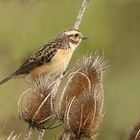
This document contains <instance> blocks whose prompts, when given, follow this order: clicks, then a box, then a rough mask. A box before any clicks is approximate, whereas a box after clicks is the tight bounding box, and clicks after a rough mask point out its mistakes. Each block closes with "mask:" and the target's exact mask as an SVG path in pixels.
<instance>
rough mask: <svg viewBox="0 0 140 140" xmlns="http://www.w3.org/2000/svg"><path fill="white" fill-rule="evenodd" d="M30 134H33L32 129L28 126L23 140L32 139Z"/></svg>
mask: <svg viewBox="0 0 140 140" xmlns="http://www.w3.org/2000/svg"><path fill="white" fill-rule="evenodd" d="M32 134H33V127H32V126H29V128H28V130H27V133H26V135H25V138H24V140H30V139H31V137H32Z"/></svg>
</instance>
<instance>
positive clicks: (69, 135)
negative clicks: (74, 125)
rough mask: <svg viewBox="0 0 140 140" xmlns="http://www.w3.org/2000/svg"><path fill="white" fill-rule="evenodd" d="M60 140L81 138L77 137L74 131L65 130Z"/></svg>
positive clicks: (77, 139)
mask: <svg viewBox="0 0 140 140" xmlns="http://www.w3.org/2000/svg"><path fill="white" fill-rule="evenodd" d="M59 140H79V138H76V135H75V134H74V133H73V132H72V131H70V130H65V131H64V132H63V134H62V135H61V136H60V138H59Z"/></svg>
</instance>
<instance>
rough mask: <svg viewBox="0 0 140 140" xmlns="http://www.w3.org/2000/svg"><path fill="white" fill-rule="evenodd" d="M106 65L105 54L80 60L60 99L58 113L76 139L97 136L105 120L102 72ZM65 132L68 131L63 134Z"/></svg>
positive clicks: (66, 128)
mask: <svg viewBox="0 0 140 140" xmlns="http://www.w3.org/2000/svg"><path fill="white" fill-rule="evenodd" d="M105 66H106V63H105V62H104V60H103V58H101V57H99V56H96V57H92V56H89V57H87V56H86V57H83V58H82V59H81V60H80V61H79V62H78V63H77V65H76V66H75V67H74V69H73V71H74V72H72V73H71V74H70V76H69V80H68V82H67V84H66V86H65V89H64V91H63V94H62V97H61V100H60V104H59V113H58V115H59V118H60V120H62V121H63V122H64V125H65V131H66V132H67V130H70V131H72V132H73V133H74V134H75V136H76V137H75V139H80V137H81V136H86V137H90V138H92V139H94V138H95V136H96V133H97V131H98V128H99V126H100V123H101V122H102V117H103V114H104V108H103V105H104V92H103V87H102V73H103V70H104V68H105ZM69 134H71V133H69ZM64 136H66V134H65V132H64V133H63V135H62V137H63V138H64ZM75 139H74V140H75ZM64 140H66V139H64Z"/></svg>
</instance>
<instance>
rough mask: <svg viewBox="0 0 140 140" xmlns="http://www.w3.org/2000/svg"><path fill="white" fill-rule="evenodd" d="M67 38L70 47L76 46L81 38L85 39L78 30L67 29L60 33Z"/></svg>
mask: <svg viewBox="0 0 140 140" xmlns="http://www.w3.org/2000/svg"><path fill="white" fill-rule="evenodd" d="M60 35H62V36H65V38H67V39H68V43H69V45H70V47H73V48H76V47H77V46H78V45H79V44H80V42H81V41H82V40H83V39H86V38H85V37H84V36H83V35H82V33H81V32H80V31H79V30H76V29H73V28H71V29H67V30H64V31H63V32H61V33H60Z"/></svg>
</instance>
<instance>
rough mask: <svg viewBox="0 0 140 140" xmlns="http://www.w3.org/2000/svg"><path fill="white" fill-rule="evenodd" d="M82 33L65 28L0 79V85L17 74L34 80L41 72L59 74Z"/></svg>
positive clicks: (65, 65) (63, 69) (79, 40)
mask: <svg viewBox="0 0 140 140" xmlns="http://www.w3.org/2000/svg"><path fill="white" fill-rule="evenodd" d="M82 39H83V35H82V34H81V33H80V31H78V30H76V29H67V30H64V31H63V32H61V33H59V34H58V35H57V36H56V38H55V39H53V40H52V41H49V42H47V43H45V44H44V45H43V46H42V47H41V48H40V49H38V50H37V52H36V53H34V54H33V55H32V56H31V57H30V58H29V59H27V60H26V61H25V62H24V63H23V64H22V65H21V66H20V67H19V69H17V70H16V71H15V72H14V73H13V74H11V75H10V76H8V77H7V78H5V79H3V80H2V81H0V85H1V84H3V83H5V82H6V81H8V80H10V79H11V78H13V77H17V76H21V75H24V76H27V77H29V78H30V79H31V80H35V79H36V78H38V76H39V75H43V74H48V75H51V74H61V73H63V72H64V71H65V69H66V68H67V66H68V63H69V61H70V59H71V56H72V54H73V52H74V50H75V48H76V47H77V46H78V45H79V43H80V42H81V40H82Z"/></svg>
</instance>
